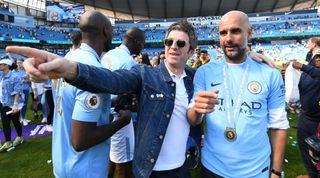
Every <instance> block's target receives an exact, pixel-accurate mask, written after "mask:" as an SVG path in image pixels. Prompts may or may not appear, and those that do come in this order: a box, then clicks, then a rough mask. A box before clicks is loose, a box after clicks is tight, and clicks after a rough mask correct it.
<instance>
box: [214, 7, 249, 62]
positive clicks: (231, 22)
mask: <svg viewBox="0 0 320 178" xmlns="http://www.w3.org/2000/svg"><path fill="white" fill-rule="evenodd" d="M219 34H220V39H219V40H220V46H221V47H222V49H223V51H224V54H225V58H226V60H227V62H230V63H241V62H243V61H244V60H245V58H246V48H247V46H248V40H250V38H251V36H252V29H251V26H250V23H249V18H248V16H247V15H246V14H245V13H243V12H241V11H230V12H228V13H226V14H225V15H224V16H222V18H221V20H220V22H219Z"/></svg>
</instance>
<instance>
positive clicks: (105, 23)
mask: <svg viewBox="0 0 320 178" xmlns="http://www.w3.org/2000/svg"><path fill="white" fill-rule="evenodd" d="M79 27H80V30H81V32H84V33H91V34H94V35H97V34H99V33H101V32H102V31H103V30H104V28H106V29H107V30H111V29H112V26H111V22H110V21H109V19H108V18H107V17H106V16H105V15H103V14H102V13H101V12H99V11H96V10H94V11H86V12H85V13H84V14H82V15H81V17H80V23H79Z"/></svg>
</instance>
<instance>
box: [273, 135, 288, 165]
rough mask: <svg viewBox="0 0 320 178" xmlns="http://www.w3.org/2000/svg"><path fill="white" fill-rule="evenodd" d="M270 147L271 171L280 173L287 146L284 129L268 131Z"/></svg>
mask: <svg viewBox="0 0 320 178" xmlns="http://www.w3.org/2000/svg"><path fill="white" fill-rule="evenodd" d="M269 132H270V133H269V134H270V140H271V145H272V155H273V157H272V167H271V168H272V169H275V170H277V171H282V169H283V168H282V165H283V159H284V155H285V149H286V144H287V130H286V129H269Z"/></svg>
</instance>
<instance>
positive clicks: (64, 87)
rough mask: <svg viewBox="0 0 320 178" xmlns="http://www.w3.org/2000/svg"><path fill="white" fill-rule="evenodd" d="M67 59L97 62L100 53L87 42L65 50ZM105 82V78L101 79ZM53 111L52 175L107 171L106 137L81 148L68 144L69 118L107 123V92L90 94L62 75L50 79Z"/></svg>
mask: <svg viewBox="0 0 320 178" xmlns="http://www.w3.org/2000/svg"><path fill="white" fill-rule="evenodd" d="M67 57H68V59H70V60H73V61H77V62H81V63H86V64H89V65H94V66H101V64H100V57H99V56H98V55H97V53H96V52H95V51H94V50H93V49H92V48H91V47H90V46H88V45H87V44H85V43H82V44H81V46H80V48H79V49H77V50H75V51H72V52H70V53H68V55H67ZM101 82H105V81H101ZM53 85H54V89H53V92H54V96H55V97H57V98H56V100H55V102H56V104H55V114H54V120H53V136H52V161H53V168H54V175H55V176H56V177H88V178H89V177H90V178H92V177H101V178H105V177H107V174H108V170H107V169H108V160H109V155H108V152H106V150H109V147H110V143H109V140H106V141H104V142H102V143H100V144H98V145H95V146H93V147H91V148H89V149H87V150H85V151H81V152H76V151H75V150H74V148H73V147H72V144H71V122H72V119H75V120H78V121H84V122H96V123H97V125H103V124H108V123H109V110H110V95H109V94H93V93H89V92H87V91H83V90H80V89H77V88H75V87H73V86H71V85H69V84H68V83H67V82H65V81H64V80H62V79H59V80H58V81H54V82H53Z"/></svg>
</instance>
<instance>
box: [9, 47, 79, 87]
mask: <svg viewBox="0 0 320 178" xmlns="http://www.w3.org/2000/svg"><path fill="white" fill-rule="evenodd" d="M6 51H7V52H9V53H17V54H21V55H25V56H28V57H29V58H28V59H26V60H25V61H24V63H23V67H24V68H25V70H26V72H27V74H28V75H29V76H30V78H31V79H32V81H35V82H44V81H46V80H48V79H49V78H51V79H57V78H65V79H66V80H69V81H71V80H73V79H74V78H75V77H76V76H77V63H75V62H72V61H69V60H66V59H63V58H61V57H60V56H58V55H56V54H53V53H50V52H47V51H44V50H39V49H35V48H30V47H20V46H9V47H7V48H6Z"/></svg>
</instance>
